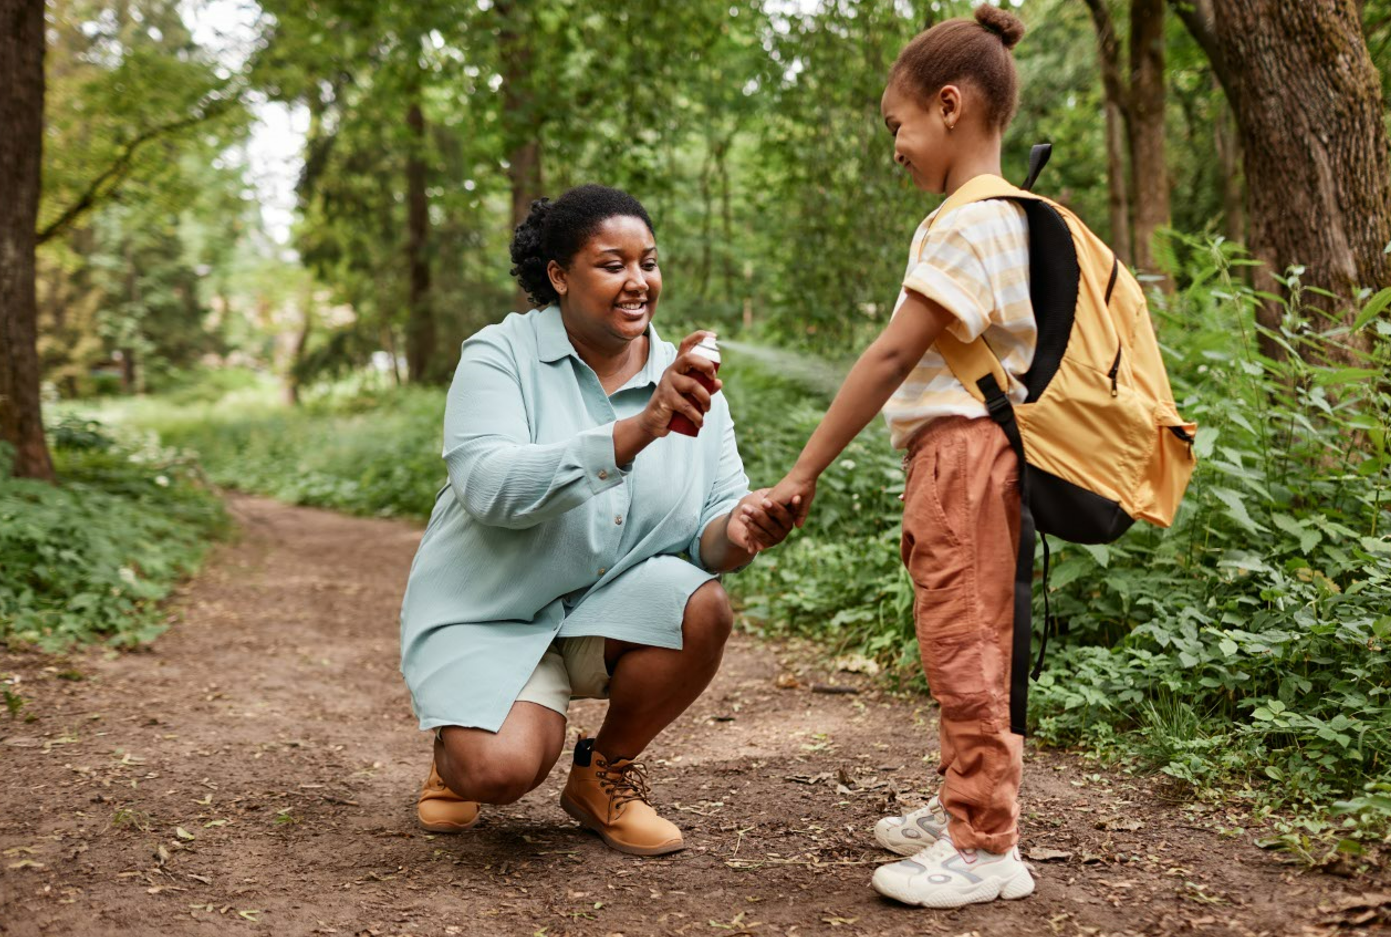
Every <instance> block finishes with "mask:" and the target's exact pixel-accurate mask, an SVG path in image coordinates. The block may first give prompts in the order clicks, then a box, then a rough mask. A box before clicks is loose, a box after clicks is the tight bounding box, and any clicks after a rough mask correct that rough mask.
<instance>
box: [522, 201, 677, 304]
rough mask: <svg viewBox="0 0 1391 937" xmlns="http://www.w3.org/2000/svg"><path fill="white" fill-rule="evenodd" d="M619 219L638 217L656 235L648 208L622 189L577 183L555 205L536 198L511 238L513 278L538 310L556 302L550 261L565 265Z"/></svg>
mask: <svg viewBox="0 0 1391 937" xmlns="http://www.w3.org/2000/svg"><path fill="white" fill-rule="evenodd" d="M621 215H629V216H632V217H634V218H640V219H642V222H643V224H645V225H647V230H649V231H651V232H652V233H653V234H654V235H655V234H656V233H657V232H656V229H655V228H653V227H652V219H651V218H649V217H648V216H647V209H645V208H643V207H642V203H641V202H639V201H638V200H637V199H635V198H633V197H632V196H631V195H629V194H628V193H627V192H624V191H623V190H621V189H614V188H610V187H609V186H606V185H593V184H591V185H581V186H576V187H575V188H573V189H570V190H569V191H568V192H566V193H565V194H564V195H562V196H561V197H560V198H558V199H556V200H555V201H554V202H552V201H551V200H550V199H548V198H538V199H537V200H536V201H534V202H532V203H531V211H530V212H529V213H528V214H527V216H526V220H525V221H523V222H522V223H521V224H519V225H517V230H516V231H514V232H513V234H512V247H511V253H512V276H514V277H516V278H517V283H518V284H519V285H520V286H521V288H522V289H523V290H525V291H526V294H527V296H528V297H529V298H530V299H531V301H532V302H533V303H535V304H536V305H537V306H546V305H549V304H551V303H553V302H555V301H556V300H557V299H559V296H557V294H556V291H555V287H553V286H551V279H550V277H549V276H547V275H546V268H547V267H548V266H549V265H550V262H551V261H552V260H554V261H555V262H556V263H558V264H560V266H562V267H565V266H568V265H569V263H570V260H571V259H572V258H573V257H574V256H575V254H577V253H579V250H580V248H581V247H583V246H584V243H585V241H587V240H589V239H590V238H591V237H593V236H594V232H595V231H597V230H598V229H599V226H600V225H601V224H603V223H604V222H605V221H607V220H608V219H609V218H613V217H615V216H621Z"/></svg>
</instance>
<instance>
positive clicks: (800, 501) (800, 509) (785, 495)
mask: <svg viewBox="0 0 1391 937" xmlns="http://www.w3.org/2000/svg"><path fill="white" fill-rule="evenodd" d="M815 498H816V476H815V475H811V474H808V473H806V472H801V471H798V470H797V469H795V468H794V469H793V470H792V471H790V472H788V473H787V475H786V476H785V477H784V478H783V480H782V481H780V482H778V483H777V484H776V485H774V486H773V487H772V488H770V489H768V500H769V501H772V502H773V503H774V504H778V505H783V506H785V507H786V508H787V509H788V510H790V511H791V512H792V516H793V522H794V523H795V524H796V525H797V526H798V527H801V526H802V525H803V524H805V523H806V522H807V512H808V511H810V510H811V502H812V501H813V499H815Z"/></svg>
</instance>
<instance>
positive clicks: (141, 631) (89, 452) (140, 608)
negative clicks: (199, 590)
mask: <svg viewBox="0 0 1391 937" xmlns="http://www.w3.org/2000/svg"><path fill="white" fill-rule="evenodd" d="M49 438H50V441H51V443H52V447H53V456H54V463H55V467H56V469H57V471H58V475H59V478H60V482H61V483H60V484H59V485H50V484H46V483H44V482H36V481H29V480H23V479H12V478H9V477H8V474H9V473H8V472H7V471H6V472H5V473H4V474H3V476H0V643H5V644H15V643H33V644H37V645H39V646H40V647H42V648H44V649H46V650H63V649H65V648H67V647H69V646H71V645H74V644H79V643H84V642H89V641H93V640H106V641H108V642H110V643H112V644H134V643H138V642H142V641H148V640H150V639H152V638H153V637H154V636H155V635H157V634H159V633H160V631H162V630H163V628H164V624H163V621H164V613H163V611H162V610H161V609H160V607H159V602H160V600H161V599H163V598H164V597H165V596H167V595H168V594H169V591H170V589H171V588H172V587H173V586H174V585H175V584H176V583H177V582H178V581H179V580H180V579H182V578H183V577H185V576H187V575H189V574H190V573H192V572H193V571H194V570H195V569H196V568H197V566H198V563H199V561H200V560H201V558H202V555H203V552H204V549H205V547H206V544H207V543H208V540H209V538H210V537H212V536H214V535H215V534H217V533H218V532H220V531H221V530H222V529H224V524H225V515H224V513H223V510H222V504H221V502H220V501H219V500H218V499H217V497H216V496H215V495H213V494H212V493H211V492H210V491H208V489H207V486H206V485H205V484H204V483H203V482H202V480H201V477H200V475H199V473H198V470H197V467H196V466H195V465H194V464H193V463H191V462H189V461H188V460H186V459H183V458H179V457H176V456H174V455H173V454H171V453H169V452H168V451H166V450H163V449H160V448H158V447H155V446H153V445H150V444H148V443H147V444H135V443H132V442H131V441H130V440H123V439H121V438H119V437H117V436H116V435H113V434H112V433H111V432H110V431H109V430H108V429H107V428H106V427H104V426H102V425H101V424H98V423H96V422H93V421H84V420H78V419H75V418H68V419H65V420H63V421H60V422H59V423H57V424H56V425H55V426H53V427H52V428H51V430H50V434H49Z"/></svg>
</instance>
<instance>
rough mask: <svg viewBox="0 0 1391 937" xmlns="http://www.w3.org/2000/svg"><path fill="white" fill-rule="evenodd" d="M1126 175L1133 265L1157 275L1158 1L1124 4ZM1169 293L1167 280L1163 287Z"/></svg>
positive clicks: (1161, 167) (1164, 188)
mask: <svg viewBox="0 0 1391 937" xmlns="http://www.w3.org/2000/svg"><path fill="white" fill-rule="evenodd" d="M1129 103H1130V170H1131V173H1132V177H1133V181H1134V193H1135V199H1134V203H1135V247H1134V250H1135V266H1136V267H1137V268H1138V269H1139V270H1140V271H1141V272H1143V273H1158V272H1160V271H1158V270H1157V269H1156V264H1155V260H1154V233H1155V231H1156V230H1157V229H1158V228H1160V227H1161V226H1163V225H1167V224H1168V223H1169V172H1168V167H1167V166H1166V165H1165V162H1164V0H1132V2H1131V5H1130V101H1129ZM1161 285H1162V286H1164V287H1165V288H1166V289H1168V288H1172V284H1171V283H1170V282H1169V281H1168V279H1167V277H1166V279H1165V281H1164V283H1163V284H1161Z"/></svg>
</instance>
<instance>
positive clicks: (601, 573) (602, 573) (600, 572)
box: [599, 566, 609, 576]
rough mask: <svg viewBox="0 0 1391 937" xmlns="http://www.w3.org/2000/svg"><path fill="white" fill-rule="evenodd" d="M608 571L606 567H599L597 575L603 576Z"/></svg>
mask: <svg viewBox="0 0 1391 937" xmlns="http://www.w3.org/2000/svg"><path fill="white" fill-rule="evenodd" d="M608 571H609V570H608V567H606V566H600V567H599V575H600V576H602V575H604V573H606V572H608Z"/></svg>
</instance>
